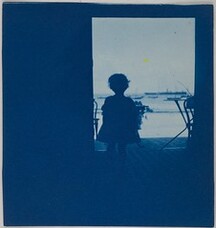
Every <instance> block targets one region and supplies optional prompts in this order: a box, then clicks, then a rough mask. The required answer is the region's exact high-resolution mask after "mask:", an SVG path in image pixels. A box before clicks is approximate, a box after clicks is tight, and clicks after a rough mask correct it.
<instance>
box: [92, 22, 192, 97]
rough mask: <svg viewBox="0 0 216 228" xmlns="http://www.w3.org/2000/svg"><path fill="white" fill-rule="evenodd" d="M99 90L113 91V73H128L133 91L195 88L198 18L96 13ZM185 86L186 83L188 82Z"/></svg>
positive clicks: (96, 85)
mask: <svg viewBox="0 0 216 228" xmlns="http://www.w3.org/2000/svg"><path fill="white" fill-rule="evenodd" d="M92 24H93V62H94V65H93V66H94V67H93V73H94V92H95V93H108V92H109V88H108V87H107V79H108V77H109V76H110V75H111V74H113V73H116V72H121V73H124V74H126V75H127V76H128V79H129V80H131V83H130V88H129V90H128V92H129V93H135V92H136V93H144V92H149V91H165V90H167V89H168V90H172V91H174V90H175V91H176V90H178V91H180V90H184V86H185V87H186V88H187V89H189V91H190V92H191V93H193V92H194V65H195V20H194V19H193V18H93V21H92ZM182 84H183V85H184V86H183V85H182Z"/></svg>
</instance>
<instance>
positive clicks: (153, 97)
mask: <svg viewBox="0 0 216 228" xmlns="http://www.w3.org/2000/svg"><path fill="white" fill-rule="evenodd" d="M148 98H151V99H156V98H158V96H157V95H152V96H151V95H149V96H148Z"/></svg>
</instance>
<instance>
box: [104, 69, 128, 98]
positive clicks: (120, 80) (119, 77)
mask: <svg viewBox="0 0 216 228" xmlns="http://www.w3.org/2000/svg"><path fill="white" fill-rule="evenodd" d="M108 82H109V87H110V89H111V90H113V91H114V92H115V93H117V94H119V93H120V94H123V93H124V92H125V90H126V89H127V88H128V87H129V82H130V81H129V80H128V79H127V77H126V76H125V75H124V74H120V73H118V74H113V75H111V76H110V77H109V79H108Z"/></svg>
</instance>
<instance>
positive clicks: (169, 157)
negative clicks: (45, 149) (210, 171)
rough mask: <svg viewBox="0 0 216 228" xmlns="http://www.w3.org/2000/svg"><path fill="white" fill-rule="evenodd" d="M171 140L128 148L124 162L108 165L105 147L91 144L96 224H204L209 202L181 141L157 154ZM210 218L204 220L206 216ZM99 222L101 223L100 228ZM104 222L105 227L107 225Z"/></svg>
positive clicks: (145, 141)
mask: <svg viewBox="0 0 216 228" xmlns="http://www.w3.org/2000/svg"><path fill="white" fill-rule="evenodd" d="M169 140H170V138H149V139H143V140H142V147H139V146H137V145H136V144H135V145H129V146H128V148H127V158H126V162H125V163H124V164H123V163H122V162H121V161H119V160H118V156H117V154H116V155H115V156H114V159H113V160H112V161H110V160H109V159H108V158H107V154H106V152H105V151H104V150H103V149H104V146H103V145H101V144H100V143H99V142H96V144H95V154H94V161H95V162H94V168H93V170H94V175H93V178H94V181H93V182H94V184H93V186H92V188H95V189H94V190H93V191H94V193H95V196H96V198H97V196H98V198H97V207H98V208H100V209H99V210H100V211H99V214H98V218H99V219H98V220H97V221H98V222H99V224H101V225H104V224H105V225H106V224H110V225H145V226H148V225H149V226H152V225H155V226H201V225H204V226H205V225H206V224H208V221H209V219H210V216H211V213H209V215H208V214H207V216H206V213H208V211H209V209H210V207H209V201H208V199H207V198H206V197H208V196H206V195H205V194H204V192H205V191H204V188H205V187H206V186H203V185H202V184H201V183H202V174H203V173H202V172H203V170H202V167H200V166H199V164H198V163H197V162H196V158H195V156H194V155H193V153H191V151H190V150H188V149H186V148H185V146H186V138H178V139H176V140H175V141H174V142H173V143H172V144H170V145H169V147H167V148H166V149H164V150H160V149H161V148H162V147H163V145H165V144H166V142H167V141H169ZM208 216H209V217H208ZM100 219H101V223H100ZM106 222H107V223H106Z"/></svg>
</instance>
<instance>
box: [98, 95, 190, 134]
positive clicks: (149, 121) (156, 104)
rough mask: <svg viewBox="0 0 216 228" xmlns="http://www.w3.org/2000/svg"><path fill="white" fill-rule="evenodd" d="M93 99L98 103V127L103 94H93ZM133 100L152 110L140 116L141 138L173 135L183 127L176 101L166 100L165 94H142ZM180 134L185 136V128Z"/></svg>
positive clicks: (180, 102) (181, 104)
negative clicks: (151, 95) (156, 95)
mask: <svg viewBox="0 0 216 228" xmlns="http://www.w3.org/2000/svg"><path fill="white" fill-rule="evenodd" d="M95 100H96V102H97V103H98V113H97V118H99V123H98V124H99V129H100V127H101V124H102V112H101V107H102V105H103V103H104V100H105V96H104V97H101V96H95ZM134 101H141V102H142V104H143V105H146V106H149V108H150V109H152V112H147V113H145V114H144V116H143V118H142V125H141V129H140V130H139V134H140V136H141V138H154V137H160V138H161V137H174V136H175V135H177V134H178V133H179V132H181V131H182V130H183V129H184V128H185V123H184V120H183V118H182V116H181V113H180V111H179V109H178V107H177V105H176V103H175V102H174V100H169V99H168V100H167V96H162V95H161V96H158V97H148V96H144V97H143V98H141V99H134ZM183 102H184V100H180V101H179V104H180V106H181V108H182V110H183ZM180 136H181V137H187V130H185V131H184V132H183V133H182V134H181V135H180Z"/></svg>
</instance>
